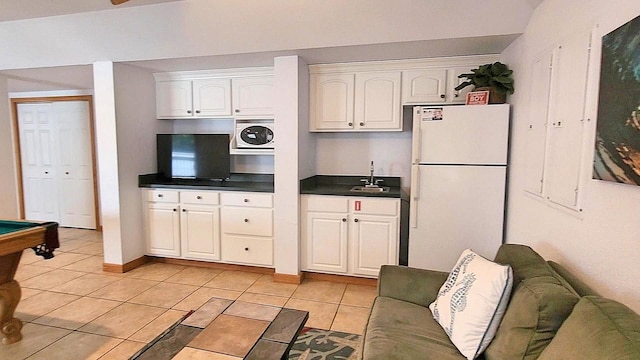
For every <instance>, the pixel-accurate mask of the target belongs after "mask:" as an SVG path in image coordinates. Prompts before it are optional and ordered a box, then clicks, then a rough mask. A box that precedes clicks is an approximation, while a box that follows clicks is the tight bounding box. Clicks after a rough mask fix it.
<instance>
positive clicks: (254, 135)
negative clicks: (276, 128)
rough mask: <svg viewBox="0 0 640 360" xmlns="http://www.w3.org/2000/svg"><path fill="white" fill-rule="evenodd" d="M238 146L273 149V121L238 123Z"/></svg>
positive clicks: (240, 147)
mask: <svg viewBox="0 0 640 360" xmlns="http://www.w3.org/2000/svg"><path fill="white" fill-rule="evenodd" d="M236 146H237V147H238V148H239V149H244V148H261V149H273V146H274V136H273V123H257V122H256V123H253V122H238V123H236Z"/></svg>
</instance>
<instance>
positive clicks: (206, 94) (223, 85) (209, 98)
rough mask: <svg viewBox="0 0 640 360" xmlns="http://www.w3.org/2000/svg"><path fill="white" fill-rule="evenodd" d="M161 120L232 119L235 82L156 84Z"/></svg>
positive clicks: (158, 110) (204, 80) (205, 80)
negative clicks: (229, 117)
mask: <svg viewBox="0 0 640 360" xmlns="http://www.w3.org/2000/svg"><path fill="white" fill-rule="evenodd" d="M156 110H157V115H158V118H159V119H176V118H193V117H210V116H230V115H231V80H230V79H202V80H193V81H192V80H171V81H158V82H156Z"/></svg>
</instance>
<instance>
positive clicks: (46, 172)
mask: <svg viewBox="0 0 640 360" xmlns="http://www.w3.org/2000/svg"><path fill="white" fill-rule="evenodd" d="M554 125H555V124H554ZM44 173H45V174H48V173H49V172H48V171H45V172H44Z"/></svg>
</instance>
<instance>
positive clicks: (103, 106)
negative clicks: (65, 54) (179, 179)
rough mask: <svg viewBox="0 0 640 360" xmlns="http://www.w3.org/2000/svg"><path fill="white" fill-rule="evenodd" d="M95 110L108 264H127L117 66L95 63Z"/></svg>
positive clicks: (103, 62) (103, 237)
mask: <svg viewBox="0 0 640 360" xmlns="http://www.w3.org/2000/svg"><path fill="white" fill-rule="evenodd" d="M93 81H94V94H95V95H94V100H95V102H94V111H95V126H96V127H95V130H96V153H97V158H96V160H97V163H98V164H97V165H98V184H99V187H98V190H99V194H100V200H99V201H100V220H101V221H100V223H101V224H102V241H103V246H104V262H105V263H107V264H124V262H123V258H122V238H121V232H120V229H121V227H120V226H121V218H120V183H119V176H118V135H117V131H116V107H115V93H114V91H115V84H114V79H113V63H112V62H110V61H99V62H96V63H95V64H93Z"/></svg>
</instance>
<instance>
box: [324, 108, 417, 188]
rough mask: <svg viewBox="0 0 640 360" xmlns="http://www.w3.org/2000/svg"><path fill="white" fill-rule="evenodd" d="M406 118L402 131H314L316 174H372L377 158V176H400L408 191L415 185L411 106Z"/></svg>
mask: <svg viewBox="0 0 640 360" xmlns="http://www.w3.org/2000/svg"><path fill="white" fill-rule="evenodd" d="M407 109H409V108H407ZM407 109H405V110H407ZM403 118H404V122H403V131H402V132H375V133H317V134H314V135H315V137H316V143H317V144H316V146H317V148H316V173H317V174H319V175H356V176H368V175H369V166H370V164H371V161H372V160H373V163H374V174H375V176H399V177H401V178H402V188H403V190H405V191H407V192H408V191H409V187H410V186H411V124H412V118H411V110H410V109H409V111H408V112H407V111H405V112H404V116H403Z"/></svg>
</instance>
